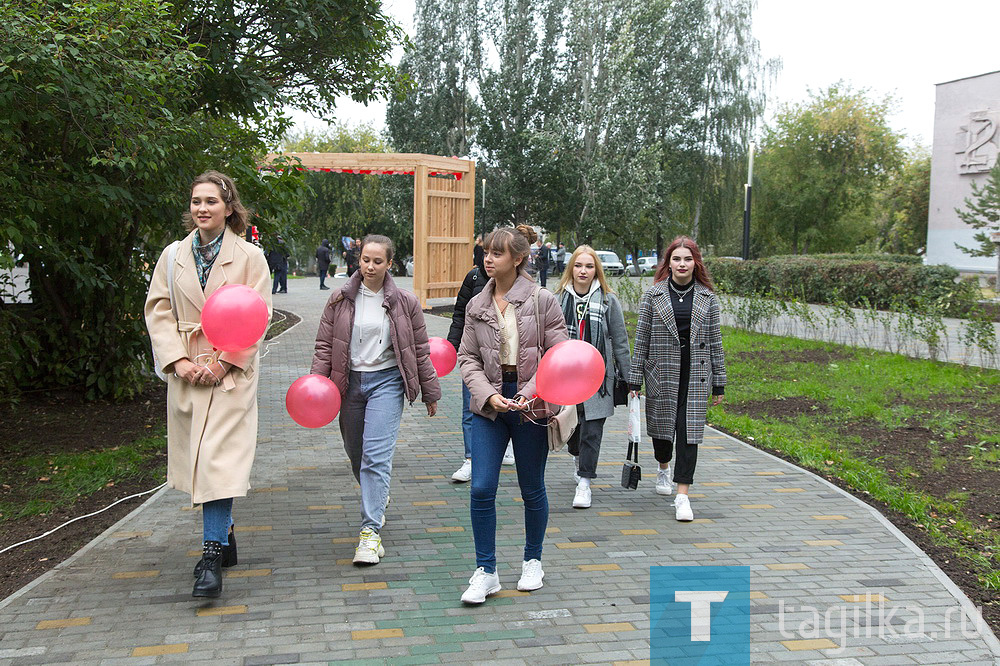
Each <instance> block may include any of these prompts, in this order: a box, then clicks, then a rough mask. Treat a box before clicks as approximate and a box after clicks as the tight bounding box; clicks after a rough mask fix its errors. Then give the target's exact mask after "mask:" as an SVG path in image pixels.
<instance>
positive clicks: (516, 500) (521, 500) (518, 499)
mask: <svg viewBox="0 0 1000 666" xmlns="http://www.w3.org/2000/svg"><path fill="white" fill-rule="evenodd" d="M514 501H515V502H520V503H522V504H523V503H524V500H523V499H521V498H520V497H515V498H514Z"/></svg>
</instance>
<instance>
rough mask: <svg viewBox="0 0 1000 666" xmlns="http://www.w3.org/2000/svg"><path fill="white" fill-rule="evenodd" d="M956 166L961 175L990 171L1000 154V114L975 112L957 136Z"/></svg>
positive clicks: (960, 128)
mask: <svg viewBox="0 0 1000 666" xmlns="http://www.w3.org/2000/svg"><path fill="white" fill-rule="evenodd" d="M955 140H956V148H957V150H956V151H955V157H956V159H955V164H956V166H957V167H958V172H959V173H982V172H984V171H989V170H990V169H992V168H993V165H994V164H996V161H997V153H998V152H1000V113H994V112H991V111H974V112H972V113H970V114H969V120H968V122H966V124H964V125H962V126H960V127H959V130H958V132H957V134H956V136H955Z"/></svg>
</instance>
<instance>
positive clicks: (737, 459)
mask: <svg viewBox="0 0 1000 666" xmlns="http://www.w3.org/2000/svg"><path fill="white" fill-rule="evenodd" d="M709 460H711V461H712V462H739V461H740V459H739V458H709ZM757 473H758V474H760V472H757Z"/></svg>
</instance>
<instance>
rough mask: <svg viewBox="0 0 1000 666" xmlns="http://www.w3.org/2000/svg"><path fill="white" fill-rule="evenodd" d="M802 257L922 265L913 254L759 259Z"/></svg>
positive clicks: (843, 254)
mask: <svg viewBox="0 0 1000 666" xmlns="http://www.w3.org/2000/svg"><path fill="white" fill-rule="evenodd" d="M802 257H808V258H812V259H819V260H821V261H826V260H830V259H833V260H844V261H874V262H875V263H884V262H888V263H893V264H919V265H923V263H924V261H923V259H922V258H921V257H918V256H916V255H915V254H849V253H847V252H841V253H836V254H778V255H774V256H771V257H765V258H763V259H761V261H771V260H774V259H777V260H785V259H801V258H802Z"/></svg>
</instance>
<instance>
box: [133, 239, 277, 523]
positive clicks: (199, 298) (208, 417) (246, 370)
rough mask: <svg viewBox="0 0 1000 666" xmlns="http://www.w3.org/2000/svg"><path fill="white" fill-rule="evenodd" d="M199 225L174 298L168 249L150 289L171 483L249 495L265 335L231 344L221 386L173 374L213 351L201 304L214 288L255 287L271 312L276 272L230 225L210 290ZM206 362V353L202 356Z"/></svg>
mask: <svg viewBox="0 0 1000 666" xmlns="http://www.w3.org/2000/svg"><path fill="white" fill-rule="evenodd" d="M196 233H198V232H197V230H195V231H193V232H191V233H190V234H188V236H187V237H186V238H184V239H183V240H182V241H181V244H180V247H178V249H177V259H176V263H175V265H174V300H175V301H176V307H177V318H176V319H175V318H174V314H173V312H172V311H171V307H170V292H169V290H168V287H167V266H166V263H167V250H164V251H163V253H162V254H161V255H160V259H159V260H158V261H157V262H156V269H155V270H154V271H153V279H152V281H151V282H150V284H149V295H148V296H147V297H146V307H145V315H146V328H147V329H148V330H149V337H150V340H151V342H152V346H153V349H155V350H156V355H157V357H158V358H159V361H160V363H161V364H162V366H163V370H164V373H165V374H166V375H167V485H169V486H170V487H171V488H176V489H178V490H183V491H184V492H186V493H189V494H190V495H191V502H192V503H193V504H201V503H203V502H209V501H212V500H217V499H225V498H227V497H242V496H245V495H246V494H247V490H249V488H250V468H251V466H252V465H253V459H254V454H255V452H256V449H257V380H258V374H257V369H258V365H259V362H260V357H259V355H258V350H259V347H260V342H259V341H258V343H257V344H255V345H254V346H252V347H250V348H249V349H245V350H243V351H241V352H235V353H232V352H223V353H222V354H221V355H220V357H219V358H220V359H221V360H223V361H227V362H229V363H232V364H233V366H234V367H232V368H230V370H229V372H227V373H226V376H225V377H224V378H223V381H222V384H220V385H218V386H192V385H191V384H188V383H187V382H185V381H184V380H182V379H178V378H177V377H174V375H173V364H174V363H175V362H176V361H179V360H180V359H182V358H188V359H190V360H192V361H195V359H196V358H197V357H198V356H199V355H201V354H211V353H212V345H211V343H210V342H209V341H208V340H207V339H206V338H205V335H204V333H202V331H201V309H202V307H204V305H205V301H206V299H207V298H208V297H209V296H211V295H212V293H213V292H214V291H215V290H216V289H218V288H219V287H222V286H224V285H227V284H246V285H249V286H251V287H253V288H254V289H255V290H256V291H257V292H258V293H259V294H260V295H261V296H263V297H264V301H265V302H266V303H267V310H268V317H270V314H271V290H270V284H271V279H270V274H269V272H268V269H267V261H266V260H265V259H264V253H263V252H261V250H260V248H258V247H257V246H255V245H252V244H251V243H248V242H246V241H245V240H243V239H242V238H240V236H239V235H238V234H235V233H233V232H232V231H231V230H230V229H228V228H227V229H226V232H225V236H223V239H222V247H221V248H220V250H219V256H218V257H217V258H216V260H215V264H214V265H213V266H212V272H211V273H209V276H208V283H207V284H206V285H205V290H204V291H202V288H201V283H200V282H199V281H198V271H197V268H196V267H195V261H194V254H193V250H192V249H191V243H192V241H193V239H194V234H196ZM195 362H204V361H195Z"/></svg>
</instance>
